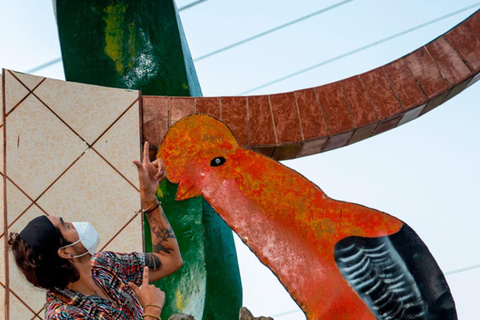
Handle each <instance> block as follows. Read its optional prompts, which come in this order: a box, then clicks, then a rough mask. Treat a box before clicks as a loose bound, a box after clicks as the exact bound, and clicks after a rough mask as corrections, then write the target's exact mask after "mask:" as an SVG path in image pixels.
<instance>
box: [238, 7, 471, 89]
mask: <svg viewBox="0 0 480 320" xmlns="http://www.w3.org/2000/svg"><path fill="white" fill-rule="evenodd" d="M479 5H480V2H477V3H475V4H472V5H470V6H468V7H465V8H462V9H460V10H457V11H454V12H451V13H449V14H446V15H444V16H441V17H439V18H436V19H433V20H430V21H427V22H425V23H422V24H419V25H417V26H415V27H413V28H410V29H407V30H404V31H402V32H399V33H396V34H394V35H391V36H389V37H386V38H383V39H381V40H378V41H375V42H372V43H370V44H367V45H365V46H362V47H360V48H357V49H355V50H352V51H349V52H346V53H344V54H341V55H338V56H336V57H333V58H331V59H328V60H325V61H322V62H320V63H317V64H314V65H312V66H310V67H307V68H304V69H301V70H299V71H296V72H293V73H290V74H288V75H285V76H283V77H280V78H277V79H275V80H272V81H269V82H266V83H264V84H262V85H259V86H257V87H254V88H251V89H249V90H247V91H244V92H242V93H239V95H245V94H247V93H250V92H253V91H256V90H258V89H262V88H265V87H268V86H270V85H272V84H275V83H278V82H281V81H283V80H287V79H289V78H292V77H295V76H298V75H300V74H302V73H305V72H308V71H310V70H313V69H316V68H318V67H321V66H324V65H326V64H329V63H332V62H334V61H337V60H340V59H342V58H345V57H348V56H351V55H353V54H355V53H357V52H360V51H363V50H366V49H369V48H371V47H374V46H377V45H379V44H382V43H384V42H387V41H389V40H392V39H395V38H398V37H400V36H403V35H405V34H407V33H410V32H413V31H416V30H418V29H421V28H424V27H426V26H429V25H431V24H434V23H436V22H438V21H441V20H445V19H447V18H450V17H452V16H454V15H457V14H459V13H462V12H464V11H467V10H469V9H472V8H474V7H477V6H479Z"/></svg>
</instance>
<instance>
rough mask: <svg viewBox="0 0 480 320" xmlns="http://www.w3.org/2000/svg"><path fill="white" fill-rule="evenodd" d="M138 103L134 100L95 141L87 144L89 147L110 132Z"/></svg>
mask: <svg viewBox="0 0 480 320" xmlns="http://www.w3.org/2000/svg"><path fill="white" fill-rule="evenodd" d="M138 101H139V98H137V99H135V101H133V102H132V103H131V104H130V105H129V106H128V107H127V108H126V109H125V110H124V111H123V112H122V113H121V114H120V116H118V118H116V119H115V120H114V121H113V123H111V124H110V125H109V126H108V127H107V128H106V129H105V130H104V131H103V132H102V133H101V134H100V135H99V136H98V138H97V139H95V140H94V141H93V142H92V144H89V143H87V144H88V146H89V147H92V146H93V145H94V144H95V143H97V141H98V140H100V139H101V138H102V137H103V136H104V135H105V133H107V131H108V130H110V128H112V127H113V126H114V125H115V124H116V123H117V122H118V121H119V120H120V119H121V118H122V117H123V116H124V115H125V114H126V113H127V112H128V111H129V110H130V109H131V108H132V107H133V106H134V105H135V103H137V102H138Z"/></svg>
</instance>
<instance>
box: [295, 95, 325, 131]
mask: <svg viewBox="0 0 480 320" xmlns="http://www.w3.org/2000/svg"><path fill="white" fill-rule="evenodd" d="M295 98H296V99H297V106H298V112H299V114H300V121H301V124H302V130H303V138H304V139H305V140H307V139H312V138H319V137H326V136H328V129H327V124H326V123H325V118H324V117H323V113H322V109H321V108H320V103H319V102H318V99H317V94H316V93H315V89H313V88H309V89H304V90H298V91H295Z"/></svg>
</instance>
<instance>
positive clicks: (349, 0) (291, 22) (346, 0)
mask: <svg viewBox="0 0 480 320" xmlns="http://www.w3.org/2000/svg"><path fill="white" fill-rule="evenodd" d="M352 1H353V0H345V1H342V2H339V3H337V4H334V5H331V6H330V7H327V8H324V9H321V10H318V11H315V12H312V13H310V14H307V15H305V16H303V17H300V18H298V19H295V20H292V21H289V22H287V23H284V24H282V25H279V26H277V27H275V28H272V29H269V30H267V31H264V32H261V33H259V34H256V35H254V36H251V37H249V38H246V39H243V40H240V41H238V42H235V43H232V44H230V45H228V46H226V47H223V48H220V49H217V50H214V51H212V52H209V53H207V54H204V55H203V56H200V57H198V58H195V59H193V61H195V62H197V61H200V60H203V59H206V58H208V57H211V56H213V55H216V54H219V53H220V52H224V51H227V50H230V49H232V48H234V47H238V46H239V45H242V44H244V43H247V42H249V41H252V40H255V39H258V38H261V37H263V36H266V35H267V34H270V33H273V32H275V31H278V30H280V29H284V28H286V27H289V26H291V25H293V24H296V23H299V22H301V21H304V20H307V19H310V18H312V17H315V16H317V15H319V14H321V13H324V12H327V11H329V10H332V9H335V8H338V7H340V6H343V5H344V4H347V3H349V2H352Z"/></svg>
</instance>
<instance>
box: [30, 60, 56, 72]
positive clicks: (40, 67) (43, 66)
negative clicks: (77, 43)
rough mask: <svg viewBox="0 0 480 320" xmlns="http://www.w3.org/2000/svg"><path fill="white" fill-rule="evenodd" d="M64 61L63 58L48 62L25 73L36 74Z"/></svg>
mask: <svg viewBox="0 0 480 320" xmlns="http://www.w3.org/2000/svg"><path fill="white" fill-rule="evenodd" d="M61 61H62V58H55V59H53V60H51V61H48V62H45V63H42V64H41V65H39V66H36V67H33V68H31V69H28V70H27V71H25V73H34V72H36V71H38V70H42V69H45V68H47V67H50V66H53V65H54V64H57V63H59V62H61Z"/></svg>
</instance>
